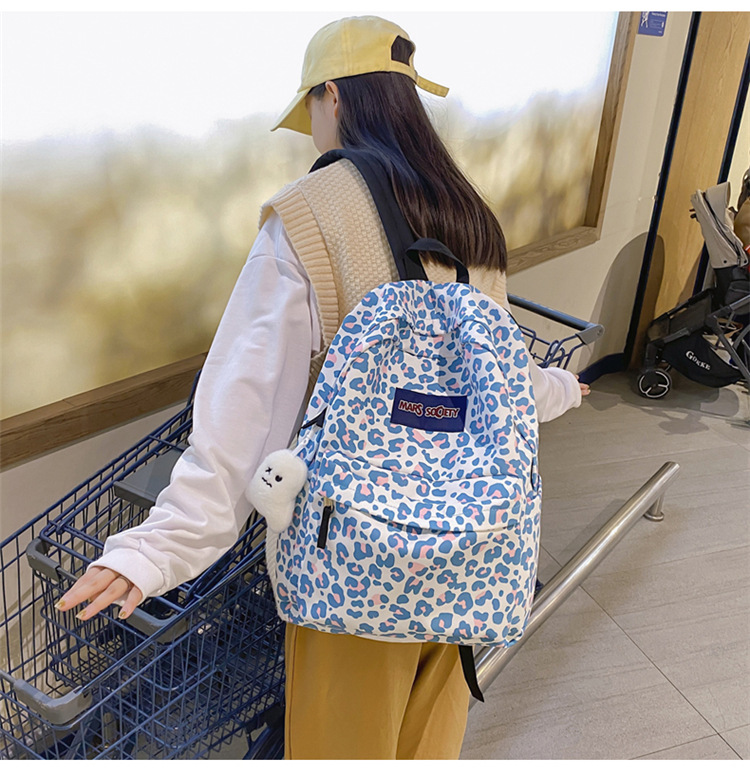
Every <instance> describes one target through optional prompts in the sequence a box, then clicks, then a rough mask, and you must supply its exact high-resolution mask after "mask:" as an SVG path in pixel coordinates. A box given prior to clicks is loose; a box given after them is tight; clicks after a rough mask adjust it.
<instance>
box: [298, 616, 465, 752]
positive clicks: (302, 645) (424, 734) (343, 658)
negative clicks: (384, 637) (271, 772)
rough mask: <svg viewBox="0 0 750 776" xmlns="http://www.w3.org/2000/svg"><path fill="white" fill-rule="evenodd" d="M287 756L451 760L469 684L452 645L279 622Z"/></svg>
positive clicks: (458, 748) (456, 749) (456, 748)
mask: <svg viewBox="0 0 750 776" xmlns="http://www.w3.org/2000/svg"><path fill="white" fill-rule="evenodd" d="M285 660H286V672H287V678H286V723H285V737H286V751H285V758H286V759H287V760H393V759H398V760H446V759H457V758H458V756H459V754H460V752H461V743H462V741H463V737H464V731H465V729H466V719H467V714H468V710H469V689H468V687H467V686H466V680H465V679H464V676H463V671H462V669H461V661H460V658H459V654H458V647H457V646H455V645H453V644H427V643H425V644H422V643H415V644H401V643H391V642H385V641H373V640H371V639H364V638H360V637H358V636H349V635H342V634H331V633H320V632H318V631H314V630H312V629H310V628H302V627H299V626H296V625H287V629H286V656H285Z"/></svg>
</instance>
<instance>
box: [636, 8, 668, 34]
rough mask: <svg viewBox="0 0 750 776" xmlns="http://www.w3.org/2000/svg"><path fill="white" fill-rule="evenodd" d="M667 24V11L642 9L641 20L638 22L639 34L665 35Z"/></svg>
mask: <svg viewBox="0 0 750 776" xmlns="http://www.w3.org/2000/svg"><path fill="white" fill-rule="evenodd" d="M666 25H667V12H666V11H641V21H640V23H639V24H638V34H639V35H658V36H659V37H661V36H662V35H664V28H665V27H666Z"/></svg>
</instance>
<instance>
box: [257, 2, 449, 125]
mask: <svg viewBox="0 0 750 776" xmlns="http://www.w3.org/2000/svg"><path fill="white" fill-rule="evenodd" d="M397 37H401V38H406V40H408V41H411V38H410V37H409V36H408V35H407V34H406V32H405V31H404V30H402V29H401V27H399V26H398V25H397V24H394V23H393V22H389V21H387V20H386V19H381V18H380V17H379V16H350V17H348V18H346V19H339V20H338V21H335V22H331V23H330V24H327V25H326V26H325V27H323V28H322V29H321V30H318V32H316V33H315V35H314V36H313V38H312V40H311V41H310V43H309V44H308V46H307V50H306V51H305V60H304V62H303V63H302V83H301V84H300V87H299V89H298V90H297V96H296V97H295V98H294V99H293V100H292V101H291V102H290V103H289V105H288V106H287V109H286V110H285V111H284V112H283V113H282V114H281V117H280V118H279V120H278V121H277V122H276V124H275V125H274V126H273V127H272V128H271V131H272V132H273V130H275V129H279V127H284V128H286V129H293V130H294V131H295V132H302V133H303V134H305V135H310V134H312V130H311V128H310V116H309V115H308V113H307V109H306V108H305V97H306V96H307V93H308V92H309V91H310V89H312V88H313V87H314V86H317V85H318V84H322V83H325V82H326V81H332V80H334V79H336V78H346V77H348V76H351V75H362V74H363V73H403V74H404V75H408V76H409V78H411V79H412V81H414V83H416V85H417V86H419V87H420V88H421V89H424V90H425V91H426V92H430V93H431V94H436V95H437V96H438V97H445V95H446V94H448V89H447V88H446V87H445V86H440V85H439V84H436V83H433V82H432V81H428V80H427V79H426V78H422V76H421V75H417V71H416V70H415V69H414V65H413V62H414V53H413V52H412V55H411V57H409V64H408V65H407V64H404V63H403V62H396V61H395V60H393V59H391V46H392V45H393V42H394V41H395V40H396V38H397Z"/></svg>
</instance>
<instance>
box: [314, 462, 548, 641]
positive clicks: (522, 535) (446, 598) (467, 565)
mask: <svg viewBox="0 0 750 776" xmlns="http://www.w3.org/2000/svg"><path fill="white" fill-rule="evenodd" d="M358 463H359V462H357V461H347V462H343V461H339V460H337V456H336V455H325V456H324V457H323V458H322V459H319V460H318V461H317V462H316V468H317V471H316V476H315V477H314V478H313V479H312V481H311V491H310V495H309V498H308V502H307V507H306V509H305V513H304V515H303V521H304V522H305V523H306V526H305V529H304V533H305V535H307V536H308V540H307V542H305V545H306V546H305V547H304V548H303V547H299V549H300V551H301V557H300V567H301V568H302V569H304V570H305V571H306V575H305V576H306V578H307V579H308V580H310V582H309V584H308V583H307V582H306V583H305V585H304V588H305V589H304V590H303V591H302V595H303V597H304V598H305V600H304V601H303V602H302V606H303V608H304V609H305V614H306V616H307V617H309V616H310V613H311V612H312V611H314V612H315V613H316V614H317V616H319V617H322V618H323V620H327V623H328V626H327V627H323V628H322V629H333V628H339V629H340V630H341V631H342V632H350V633H352V632H354V633H358V634H360V635H365V636H370V637H371V638H383V639H386V638H387V639H391V638H396V639H398V638H408V639H409V640H414V639H415V638H417V639H419V638H420V637H421V638H425V639H427V640H439V641H442V642H454V643H493V644H504V643H511V642H512V641H513V640H514V639H515V638H517V636H518V635H520V633H521V629H522V627H523V625H524V624H525V620H526V616H527V614H528V608H529V606H530V602H531V596H532V591H533V584H534V577H535V567H536V547H537V540H538V515H536V516H535V514H534V511H535V510H534V509H530V508H529V505H530V503H531V502H530V501H529V499H528V498H527V494H526V492H525V488H524V487H523V485H524V483H523V482H522V481H521V480H519V481H518V482H509V481H508V480H507V478H506V479H504V480H503V481H498V482H489V481H486V480H484V479H482V478H476V479H475V481H471V482H468V483H467V482H466V481H457V482H453V483H430V484H429V487H426V486H425V483H424V481H420V482H418V483H413V482H409V481H408V480H409V478H408V477H405V476H404V475H398V474H397V473H394V472H387V471H384V470H378V469H373V467H371V466H368V465H367V464H363V465H362V466H358ZM344 466H345V468H344ZM532 506H533V504H532ZM321 536H323V539H324V540H323V541H322V542H321ZM313 540H315V541H313ZM323 578H324V579H325V580H326V584H325V585H317V586H316V584H315V583H314V580H320V579H323Z"/></svg>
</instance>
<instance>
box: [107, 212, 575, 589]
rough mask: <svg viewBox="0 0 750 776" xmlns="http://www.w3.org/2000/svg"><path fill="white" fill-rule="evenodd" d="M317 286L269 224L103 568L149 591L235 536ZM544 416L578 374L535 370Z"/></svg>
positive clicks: (567, 397)
mask: <svg viewBox="0 0 750 776" xmlns="http://www.w3.org/2000/svg"><path fill="white" fill-rule="evenodd" d="M315 309H316V307H315V293H314V291H313V288H312V285H311V283H310V281H309V279H308V277H307V275H306V273H305V271H304V269H303V267H302V264H301V262H300V260H299V259H298V257H297V255H296V253H295V251H294V249H293V248H292V245H291V243H290V242H289V238H288V237H287V234H286V232H285V230H284V227H283V225H282V223H281V219H280V218H279V217H278V216H277V215H275V214H273V215H271V216H270V217H269V218H268V219H267V220H266V222H265V223H264V225H263V227H262V229H261V231H260V233H259V234H258V238H257V240H256V241H255V244H254V245H253V248H252V250H251V251H250V255H249V257H248V260H247V262H246V264H245V266H244V267H243V269H242V272H241V273H240V276H239V278H238V280H237V284H236V285H235V288H234V291H233V292H232V295H231V298H230V300H229V303H228V304H227V308H226V310H225V311H224V315H223V317H222V319H221V322H220V324H219V327H218V329H217V332H216V336H215V338H214V341H213V344H212V345H211V349H210V351H209V354H208V357H207V359H206V362H205V364H204V367H203V370H202V372H201V378H200V380H199V383H198V387H197V390H196V395H195V400H194V404H193V431H192V433H191V434H190V437H189V439H188V442H189V447H188V449H187V450H186V451H185V452H184V453H183V455H182V457H181V458H180V459H179V461H178V462H177V463H176V464H175V467H174V469H173V471H172V478H171V482H170V484H169V486H168V487H166V488H165V489H164V490H163V491H162V492H161V494H160V495H159V497H158V498H157V500H156V505H155V506H154V507H153V508H152V509H151V513H150V514H149V517H148V519H147V520H145V521H144V522H143V523H141V524H140V525H138V526H136V527H134V528H130V529H128V530H126V531H122V532H121V533H119V534H115V535H113V536H111V537H110V538H109V539H107V541H106V543H105V545H104V553H103V555H102V557H101V558H100V559H99V560H97V561H95V562H94V563H93V564H92V565H93V566H105V567H107V568H110V569H112V570H113V571H116V572H118V573H120V574H122V575H123V576H124V577H127V578H128V579H129V580H130V581H131V582H133V583H134V584H135V585H136V586H137V587H139V588H140V589H141V591H142V592H143V594H144V598H150V597H153V596H156V595H162V594H164V593H165V592H167V591H168V590H171V589H172V588H174V587H176V586H177V585H179V584H181V583H183V582H185V581H187V580H189V579H192V578H194V577H195V576H197V575H198V574H200V573H201V572H202V571H203V570H205V569H206V568H208V566H210V565H211V564H212V563H213V562H214V561H215V560H217V559H218V558H219V557H220V556H221V555H223V554H224V552H226V551H227V550H228V549H229V548H230V547H231V546H232V545H233V544H234V542H235V541H236V540H237V537H238V535H239V531H240V529H241V527H242V526H243V525H244V523H245V521H246V519H247V517H248V515H249V514H250V512H251V511H252V505H251V504H250V502H249V501H248V500H247V498H246V496H245V488H246V487H247V484H248V482H250V479H251V478H252V476H253V474H254V473H255V470H256V469H257V467H258V466H259V465H260V462H261V461H262V460H263V459H264V458H265V456H266V455H267V454H268V453H270V452H272V451H274V450H278V449H280V448H282V447H286V446H287V445H288V444H289V442H290V438H291V436H292V434H293V432H294V430H295V428H294V427H295V423H296V421H297V415H298V412H299V408H300V406H301V404H302V402H303V400H304V396H305V391H306V389H307V381H308V370H309V362H310V357H311V356H312V355H315V353H317V352H319V351H320V349H321V347H322V337H321V331H320V324H319V322H318V320H317V315H316V314H315V313H314V312H313V311H314V310H315ZM531 378H532V382H533V386H534V395H535V398H536V405H537V412H538V415H539V420H540V422H544V421H548V420H552V419H554V418H556V417H558V416H559V415H562V414H563V413H564V412H566V411H567V410H568V409H570V408H572V407H578V406H579V405H580V403H581V391H580V388H579V387H578V382H577V380H576V378H575V375H573V374H571V373H570V372H566V371H565V370H563V369H557V368H554V367H550V368H548V369H540V368H539V367H538V366H536V364H533V365H532V369H531Z"/></svg>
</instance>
